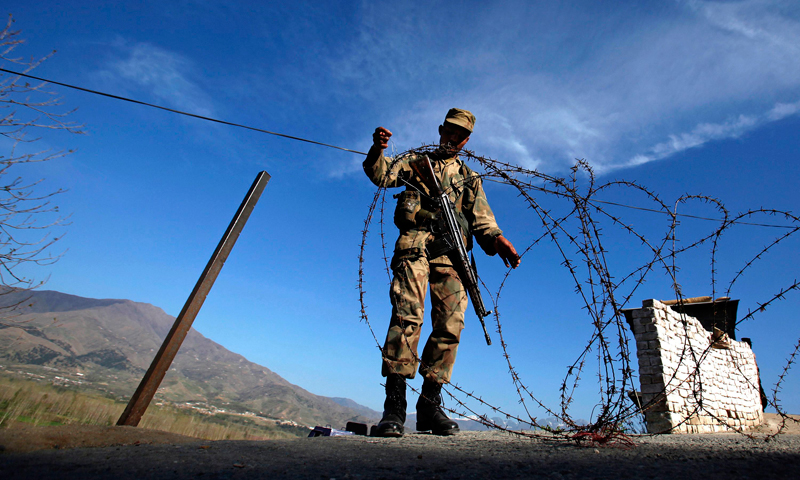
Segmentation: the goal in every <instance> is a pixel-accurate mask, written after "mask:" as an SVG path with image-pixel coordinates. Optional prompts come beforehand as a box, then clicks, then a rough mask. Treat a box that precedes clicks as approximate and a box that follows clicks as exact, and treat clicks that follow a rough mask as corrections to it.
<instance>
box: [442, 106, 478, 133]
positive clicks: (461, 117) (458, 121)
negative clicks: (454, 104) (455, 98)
mask: <svg viewBox="0 0 800 480" xmlns="http://www.w3.org/2000/svg"><path fill="white" fill-rule="evenodd" d="M444 122H445V123H452V124H453V125H458V126H459V127H462V128H466V129H467V130H469V131H470V133H472V130H473V129H474V128H475V115H473V114H472V112H470V111H469V110H463V109H461V108H451V109H450V111H449V112H447V116H446V117H444Z"/></svg>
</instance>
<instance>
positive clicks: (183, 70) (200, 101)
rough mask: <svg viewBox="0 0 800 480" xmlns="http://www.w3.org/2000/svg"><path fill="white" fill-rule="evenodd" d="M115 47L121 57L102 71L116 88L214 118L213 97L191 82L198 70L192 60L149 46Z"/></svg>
mask: <svg viewBox="0 0 800 480" xmlns="http://www.w3.org/2000/svg"><path fill="white" fill-rule="evenodd" d="M115 47H116V49H117V51H118V52H119V53H120V55H119V56H118V57H117V58H115V59H113V60H111V61H109V62H108V63H107V64H106V65H105V67H104V69H103V70H102V71H101V72H100V73H101V78H104V79H105V80H106V81H109V82H111V81H113V84H114V86H115V88H117V89H118V88H119V86H123V87H125V88H127V89H128V90H132V91H142V90H143V91H145V92H147V93H148V94H150V95H152V96H153V97H155V98H156V99H157V100H158V101H160V102H161V103H162V104H163V105H165V106H169V107H171V108H175V109H179V110H185V111H188V112H190V113H194V114H197V115H204V116H213V114H214V108H213V102H212V99H211V97H210V96H209V95H208V94H206V93H205V91H204V90H203V89H202V88H201V87H200V86H198V84H197V83H196V82H195V81H193V80H192V78H193V77H194V76H195V67H194V64H193V63H192V62H191V61H190V60H188V59H187V58H185V57H183V56H182V55H180V54H178V53H175V52H172V51H169V50H167V49H164V48H161V47H158V46H155V45H151V44H148V43H135V44H129V43H128V42H125V41H117V42H116V44H115Z"/></svg>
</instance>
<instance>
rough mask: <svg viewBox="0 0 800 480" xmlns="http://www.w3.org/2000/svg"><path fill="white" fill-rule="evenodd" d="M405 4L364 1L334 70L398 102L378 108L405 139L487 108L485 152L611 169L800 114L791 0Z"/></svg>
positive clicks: (480, 125) (353, 87)
mask: <svg viewBox="0 0 800 480" xmlns="http://www.w3.org/2000/svg"><path fill="white" fill-rule="evenodd" d="M402 5H403V4H402V3H401V6H400V7H398V8H399V10H398V11H395V12H388V13H387V12H386V11H384V10H381V9H371V8H367V9H365V10H364V12H365V13H364V18H363V24H364V25H365V26H366V27H368V33H367V34H365V35H362V36H361V37H360V38H359V40H358V41H357V42H354V43H352V44H350V45H349V49H345V52H346V54H344V55H343V57H342V58H338V59H334V60H332V62H331V68H332V69H335V68H337V67H343V68H342V69H341V71H342V72H344V73H340V74H334V75H339V77H338V78H339V80H340V81H341V82H343V84H345V85H346V86H347V89H348V91H349V92H364V93H363V95H364V96H365V97H366V98H368V100H369V101H375V102H377V103H379V105H377V106H376V108H388V109H391V110H393V111H392V112H390V113H389V114H388V115H386V114H384V116H382V117H381V118H385V117H388V118H389V120H388V121H386V122H385V123H386V125H385V126H387V127H390V128H393V129H394V130H396V131H395V133H396V135H397V137H396V141H398V142H406V144H405V145H404V146H407V147H409V148H410V147H414V146H416V145H418V144H419V143H420V142H424V141H431V140H434V139H435V138H436V137H435V127H436V125H438V124H439V122H440V121H441V117H443V116H444V112H446V111H447V109H448V108H450V107H453V106H459V107H462V108H468V109H470V110H472V111H473V112H474V113H475V114H476V115H477V116H478V122H477V127H476V134H475V135H474V136H473V139H472V140H471V141H470V147H471V148H473V149H475V150H476V152H477V153H479V154H483V155H486V156H490V157H495V158H501V159H504V160H508V161H512V162H517V163H520V164H524V165H535V166H538V167H539V168H541V169H544V170H548V171H554V170H556V171H557V170H563V169H565V168H567V167H568V166H570V165H571V164H572V163H573V162H574V159H575V158H585V159H587V160H588V161H589V162H590V163H592V164H593V165H594V167H595V169H596V170H597V171H599V172H609V171H612V170H614V169H618V168H624V167H627V166H631V165H637V164H642V163H646V162H649V161H655V160H659V159H663V158H666V157H668V156H670V155H674V154H676V153H678V152H681V151H684V150H686V149H691V148H697V147H699V146H701V145H704V144H705V143H707V142H710V141H717V140H723V139H726V138H736V137H739V136H741V135H743V134H745V133H747V132H748V131H752V130H753V129H756V128H759V127H761V126H763V125H765V124H767V123H769V122H773V121H776V120H779V119H781V118H785V117H787V116H789V115H795V114H797V113H798V111H800V102H798V101H797V99H798V98H800V17H798V13H799V12H798V10H797V9H796V8H795V7H794V6H793V5H794V3H793V0H746V1H737V2H724V1H676V2H672V3H670V2H655V3H654V4H652V5H651V4H648V6H646V7H641V8H637V9H625V8H621V7H611V6H609V4H605V3H603V4H600V3H597V2H581V3H579V4H577V5H566V6H565V5H562V4H559V5H555V4H553V5H541V4H539V5H531V4H529V3H527V2H501V3H499V4H497V5H494V4H493V5H490V6H484V5H483V4H481V6H480V7H478V6H477V5H473V7H474V8H475V9H476V10H475V11H474V12H473V17H474V18H473V17H470V19H469V20H465V18H462V17H458V18H456V19H455V21H454V25H447V24H446V23H445V21H443V20H441V19H442V18H444V16H443V13H444V9H445V6H443V5H439V4H436V5H434V6H433V7H432V10H430V11H426V14H425V17H424V18H420V14H418V13H414V12H408V11H406V10H404V9H403V7H402ZM508 12H514V15H509V14H508ZM401 13H402V15H401ZM415 15H416V16H415ZM430 19H438V20H441V24H440V25H439V28H428V27H430V25H431V20H430ZM393 20H397V21H393ZM433 24H434V25H435V22H434V23H433ZM454 29H458V31H460V32H462V33H464V35H460V36H455V37H454V36H453V32H454V31H456V30H454ZM362 89H363V90H362ZM382 122H383V121H382ZM414 142H417V143H414Z"/></svg>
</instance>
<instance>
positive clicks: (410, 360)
mask: <svg viewBox="0 0 800 480" xmlns="http://www.w3.org/2000/svg"><path fill="white" fill-rule="evenodd" d="M393 271H394V278H393V279H392V286H391V290H390V292H389V295H390V297H391V300H392V318H391V321H390V323H389V332H388V333H387V334H386V343H385V344H384V346H383V367H382V369H381V373H382V374H383V376H386V375H388V374H390V373H399V374H400V375H402V376H403V377H405V378H414V376H415V374H416V370H417V366H418V365H419V373H420V375H422V376H423V377H425V378H428V379H431V380H434V381H435V382H437V383H447V382H449V381H450V375H451V374H452V372H453V364H454V363H455V361H456V353H457V351H458V342H459V339H460V338H461V330H463V329H464V311H465V310H466V308H467V292H466V291H465V290H464V286H463V285H462V284H461V280H460V279H459V277H458V273H457V272H456V270H455V269H454V268H453V267H452V266H451V265H442V264H436V263H432V264H429V263H428V259H427V258H425V257H421V256H420V257H416V258H404V259H400V260H399V261H395V262H393ZM429 282H430V290H431V324H432V327H433V330H432V331H431V334H430V336H429V337H428V342H427V343H426V344H425V349H424V350H423V351H422V358H421V359H420V358H419V357H418V356H417V345H418V344H419V338H420V330H421V327H422V322H423V318H424V315H425V293H426V292H427V290H428V283H429ZM420 360H421V363H420Z"/></svg>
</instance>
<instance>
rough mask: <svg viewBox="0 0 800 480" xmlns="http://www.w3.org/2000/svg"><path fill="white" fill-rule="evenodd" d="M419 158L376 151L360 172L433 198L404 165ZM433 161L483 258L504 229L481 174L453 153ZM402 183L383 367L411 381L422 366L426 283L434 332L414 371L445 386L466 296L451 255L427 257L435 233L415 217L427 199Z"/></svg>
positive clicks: (384, 371)
mask: <svg viewBox="0 0 800 480" xmlns="http://www.w3.org/2000/svg"><path fill="white" fill-rule="evenodd" d="M416 158H417V156H416V155H414V154H408V155H405V156H403V157H399V158H398V159H397V161H395V160H394V159H392V158H391V157H385V156H383V155H382V154H381V155H380V157H378V158H377V160H375V162H374V163H372V164H368V163H367V162H366V161H365V162H364V165H363V166H364V172H366V174H367V176H368V177H369V178H370V180H372V182H373V183H374V184H375V185H377V186H382V187H387V188H392V187H402V186H404V185H406V184H405V183H403V182H402V181H401V180H400V179H403V180H405V181H406V182H408V183H410V184H412V185H414V186H415V187H417V188H418V189H419V190H420V191H422V192H423V193H425V194H426V195H430V192H428V189H427V188H426V187H425V186H424V184H423V182H422V181H420V180H419V179H418V178H417V177H416V174H415V173H414V172H413V170H412V169H411V167H410V166H409V162H411V161H414V160H415V159H416ZM432 164H433V168H434V171H435V172H436V176H437V177H438V179H439V182H440V183H441V186H442V189H443V190H444V191H445V192H447V193H448V194H449V195H450V200H452V202H453V204H454V205H455V209H456V213H457V215H458V216H459V217H460V218H459V221H460V223H461V225H462V230H464V231H469V232H471V234H472V235H468V237H469V238H466V239H465V243H466V244H467V246H468V248H470V247H471V243H472V242H471V240H472V236H473V235H474V237H475V239H476V240H477V242H478V244H479V245H480V246H481V248H482V249H483V250H484V251H485V252H486V253H487V254H488V255H494V254H495V253H496V252H495V249H494V239H495V237H497V236H498V235H500V234H502V231H501V230H500V229H499V228H498V227H497V222H496V221H495V218H494V214H493V213H492V210H491V208H489V203H488V202H487V200H486V194H485V193H484V191H483V186H482V182H481V179H480V177H479V176H478V175H477V174H476V173H475V172H473V171H472V170H470V169H469V167H467V166H466V165H465V164H464V163H463V162H462V161H461V160H460V159H459V158H458V157H457V156H456V157H451V158H447V159H444V160H434V161H433V162H432ZM406 187H407V188H406V191H405V192H403V193H401V194H400V195H398V197H399V200H398V205H397V210H396V211H395V224H396V225H397V226H398V228H399V229H400V236H399V238H398V239H397V242H396V244H395V249H394V256H393V258H392V263H391V268H392V272H393V273H394V278H393V279H392V285H391V289H390V297H391V301H392V318H391V321H390V323H389V332H388V333H387V335H386V342H385V344H384V347H383V367H382V370H381V371H382V374H383V376H387V375H388V374H390V373H397V374H400V375H402V376H403V377H405V378H414V376H415V374H416V369H417V363H419V362H418V357H417V345H418V344H419V339H420V327H421V326H422V322H423V318H424V312H425V306H424V305H425V293H426V291H427V289H428V283H430V290H431V304H432V313H431V317H432V318H431V320H432V325H433V331H432V332H431V335H430V337H429V338H428V342H427V343H426V344H425V348H424V350H423V352H422V358H421V361H422V363H421V365H420V366H419V372H420V374H421V375H423V376H424V377H426V378H428V379H430V380H433V381H435V382H436V383H447V382H449V381H450V375H451V373H452V370H453V364H454V363H455V360H456V352H457V350H458V342H459V339H460V337H461V330H462V329H463V328H464V311H465V310H466V308H467V302H468V300H467V297H468V295H467V292H466V291H465V290H464V287H463V285H462V284H461V280H460V278H459V276H458V273H457V272H456V270H455V269H454V268H453V263H452V262H451V261H450V258H448V257H447V256H446V255H442V256H439V257H437V258H427V252H426V247H430V246H431V245H432V242H434V241H435V238H434V235H433V234H432V233H431V232H430V231H429V228H426V227H427V225H426V223H427V222H426V221H424V220H422V219H420V217H421V216H422V215H419V214H417V215H416V216H415V213H416V212H418V211H419V210H420V209H422V211H423V212H424V210H425V206H426V205H425V203H426V199H425V198H424V197H420V195H419V193H418V192H417V191H416V190H414V189H413V188H411V187H408V186H407V185H406ZM415 218H416V219H415ZM409 219H412V220H411V221H409ZM413 219H415V220H413Z"/></svg>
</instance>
